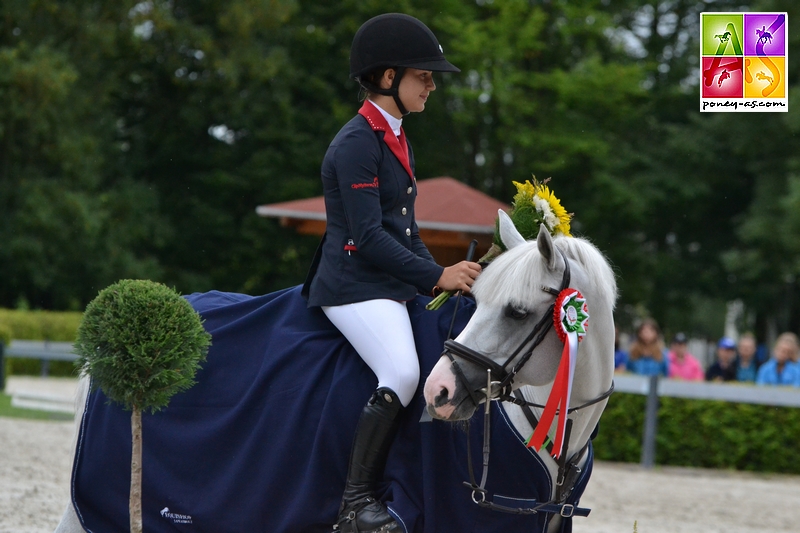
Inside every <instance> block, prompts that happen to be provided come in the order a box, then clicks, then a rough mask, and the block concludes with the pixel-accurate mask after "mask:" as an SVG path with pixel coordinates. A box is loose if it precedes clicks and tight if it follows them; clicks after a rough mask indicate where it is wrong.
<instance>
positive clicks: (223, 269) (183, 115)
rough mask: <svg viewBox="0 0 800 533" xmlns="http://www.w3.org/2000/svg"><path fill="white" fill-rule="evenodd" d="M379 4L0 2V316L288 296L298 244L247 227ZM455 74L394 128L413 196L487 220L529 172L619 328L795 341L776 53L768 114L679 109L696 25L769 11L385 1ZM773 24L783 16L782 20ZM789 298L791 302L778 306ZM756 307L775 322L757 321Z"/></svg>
mask: <svg viewBox="0 0 800 533" xmlns="http://www.w3.org/2000/svg"><path fill="white" fill-rule="evenodd" d="M385 10H386V4H385V3H384V2H377V1H374V0H368V1H360V2H356V1H354V0H343V1H341V2H312V1H310V0H273V1H270V2H265V1H258V0H231V1H228V2H221V1H218V0H185V1H180V2H168V1H164V0H147V1H141V2H138V3H129V4H120V3H118V2H111V1H108V0H105V1H104V0H81V1H75V2H57V1H55V0H37V1H36V2H21V1H9V2H4V3H3V4H2V6H1V7H0V14H2V18H0V28H1V29H0V96H1V97H2V98H0V209H1V210H2V211H3V216H0V242H1V243H2V245H1V246H0V280H2V281H0V305H4V306H16V305H17V304H19V303H21V304H25V303H26V302H28V303H29V304H30V305H32V306H34V307H42V308H55V309H69V308H72V309H79V308H81V307H82V306H83V305H84V304H85V303H86V302H88V301H89V300H90V299H91V298H92V295H94V294H96V292H97V290H98V288H100V287H104V286H106V285H108V284H110V283H111V282H113V281H114V280H116V279H120V278H127V277H131V278H149V279H155V280H159V281H163V282H166V283H168V284H170V285H173V286H175V287H177V288H178V289H179V290H181V291H184V292H189V291H198V290H199V291H202V290H209V289H211V288H216V289H222V290H232V291H242V292H248V293H258V292H267V291H270V290H275V289H278V288H281V287H285V286H287V285H289V284H293V283H298V282H300V281H302V279H303V275H304V274H305V271H306V269H307V266H308V264H309V261H310V255H311V253H312V251H313V249H314V247H315V245H316V241H317V239H315V238H313V237H301V236H297V235H295V234H294V233H293V232H291V231H290V230H286V229H283V228H280V226H279V224H278V223H277V221H275V220H265V219H262V218H259V217H258V216H256V215H255V212H254V210H255V207H256V206H257V205H259V204H265V203H272V202H278V201H284V200H291V199H296V198H301V197H308V196H313V195H316V194H319V193H320V191H321V187H320V182H319V178H318V176H319V167H320V163H321V160H322V157H323V155H324V152H325V149H326V147H327V144H328V143H329V142H330V139H331V138H332V137H333V135H335V133H336V131H337V130H338V129H339V128H340V127H341V125H342V124H343V123H344V122H346V121H347V120H348V119H349V118H350V117H351V116H352V115H353V114H354V113H355V111H356V109H357V106H358V101H357V92H358V91H357V87H356V85H355V83H354V82H352V81H350V80H348V79H347V72H348V56H349V47H350V42H351V40H352V36H353V34H354V33H355V31H356V29H357V28H358V26H359V25H360V24H361V23H362V22H363V21H364V20H366V19H367V18H369V17H371V16H373V15H376V14H378V13H381V12H383V11H385ZM392 10H396V11H402V12H406V13H409V14H412V15H415V16H417V17H419V18H420V19H422V20H424V21H425V22H426V23H427V24H428V25H429V26H430V27H431V28H432V29H433V30H434V32H435V33H436V35H437V36H438V37H439V40H440V41H441V43H442V45H443V47H444V50H445V53H446V54H447V57H448V58H449V59H450V60H451V61H453V62H454V63H455V64H456V65H458V66H460V67H461V68H462V72H461V73H458V74H446V75H441V76H437V77H436V82H437V85H438V88H437V91H436V92H435V93H434V94H433V95H432V98H431V99H430V100H429V102H428V104H427V109H426V111H425V113H422V114H419V115H412V116H410V117H408V118H407V120H406V121H405V124H404V128H405V129H406V131H407V132H408V135H409V138H410V139H411V141H412V142H413V145H414V151H415V155H416V160H417V174H418V176H419V177H420V178H421V179H424V178H426V177H434V176H439V175H451V176H454V177H456V178H457V179H460V180H462V181H464V182H466V183H468V184H470V185H472V186H473V187H476V188H478V189H481V190H484V191H486V192H488V193H489V194H491V195H493V196H495V197H497V198H499V199H502V200H504V201H508V200H509V199H510V198H511V196H512V195H513V192H514V191H513V187H512V185H511V181H512V180H515V181H524V180H525V179H528V178H529V177H530V176H531V174H534V175H536V177H537V178H538V179H540V180H541V179H545V178H548V177H551V178H552V179H553V181H552V182H551V184H552V187H553V189H554V190H555V191H556V192H557V194H558V196H559V198H561V199H562V200H563V203H564V205H565V206H566V207H567V208H568V209H569V210H570V211H574V212H575V219H574V222H573V229H574V230H575V232H576V233H578V234H580V235H583V236H586V237H588V238H590V239H592V240H593V241H594V242H595V243H596V244H597V245H598V246H599V247H600V248H601V249H602V250H603V251H604V252H606V253H607V254H608V255H609V257H610V258H611V260H612V262H613V263H614V265H615V267H616V269H617V272H618V274H619V277H620V280H619V281H620V282H619V286H620V289H621V295H622V296H621V301H620V306H619V309H620V313H619V318H620V321H621V322H622V323H625V322H626V321H628V322H629V321H631V320H634V319H635V318H637V317H639V316H641V315H643V314H651V315H654V316H655V318H657V319H658V320H659V322H660V323H661V324H662V326H664V327H665V328H666V329H667V330H671V331H674V330H677V329H682V330H686V331H688V332H692V333H697V334H705V335H708V336H719V335H721V333H722V332H721V331H720V327H721V318H719V317H717V316H715V315H714V311H713V310H714V309H720V308H722V307H723V305H722V303H723V302H725V301H728V300H732V299H737V298H738V299H742V300H743V301H744V302H745V305H746V307H747V309H748V310H749V311H750V313H749V315H748V316H749V317H751V319H754V320H755V322H753V321H752V320H751V321H750V322H748V323H747V324H745V325H746V326H747V327H757V328H758V329H759V333H762V332H763V331H765V330H766V329H767V328H766V325H767V324H768V323H769V324H772V327H773V328H776V329H778V330H782V329H790V328H793V329H795V330H796V329H798V328H800V294H798V293H800V288H798V284H797V282H796V278H797V276H798V274H800V249H798V248H800V247H798V245H797V243H796V242H795V241H796V239H794V238H793V235H796V234H797V230H798V229H800V215H798V212H800V211H798V207H800V184H799V183H798V179H799V178H798V177H797V175H798V168H799V167H800V162H798V159H797V156H796V155H794V154H797V153H800V146H798V143H799V142H800V140H799V139H800V137H799V135H800V121H798V118H797V117H798V114H797V113H796V112H794V111H791V110H794V109H795V108H796V107H797V105H800V104H798V103H797V102H798V101H797V98H798V89H797V88H796V87H797V85H798V84H797V81H798V68H799V67H800V63H799V61H800V60H798V59H797V58H798V53H796V51H797V49H798V44H800V42H799V41H800V34H799V33H798V32H792V31H790V32H789V33H788V34H787V37H788V39H789V41H788V46H789V51H790V52H789V55H788V57H789V64H788V66H787V67H788V68H787V70H788V74H789V79H788V80H787V83H786V86H787V87H789V91H790V94H789V107H790V112H789V113H785V114H784V113H781V114H778V113H776V114H767V113H705V114H702V113H700V112H699V111H698V107H699V106H698V93H699V87H698V81H699V75H698V68H699V54H698V37H699V13H700V12H701V11H737V10H748V11H770V10H773V11H788V12H789V24H790V28H791V27H793V26H792V22H791V21H792V20H796V19H797V16H796V15H795V13H796V10H797V8H796V3H795V2H792V1H790V0H745V1H738V0H737V1H734V0H714V1H712V0H589V1H585V2H566V1H562V0H552V1H541V2H540V1H529V0H493V1H492V0H476V1H475V2H463V1H458V0H426V1H424V2H423V1H422V0H400V1H399V2H395V3H394V4H392ZM793 17H794V18H793ZM782 295H791V297H788V298H787V297H782ZM776 298H778V299H780V300H781V301H780V304H779V305H777V306H776V304H775V302H776Z"/></svg>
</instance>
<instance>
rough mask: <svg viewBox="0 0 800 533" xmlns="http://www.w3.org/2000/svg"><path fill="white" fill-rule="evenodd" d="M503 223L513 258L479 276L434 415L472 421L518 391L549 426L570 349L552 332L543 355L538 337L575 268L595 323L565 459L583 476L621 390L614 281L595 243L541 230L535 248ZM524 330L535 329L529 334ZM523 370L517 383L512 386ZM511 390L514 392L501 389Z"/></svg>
mask: <svg viewBox="0 0 800 533" xmlns="http://www.w3.org/2000/svg"><path fill="white" fill-rule="evenodd" d="M499 215H500V234H501V238H502V240H503V243H504V244H505V245H506V247H507V248H508V251H507V252H505V253H503V254H502V255H500V256H499V257H498V258H497V259H495V260H494V261H493V262H492V263H491V265H490V266H488V267H487V268H486V269H485V270H484V272H483V273H482V274H481V275H480V276H479V277H478V279H477V281H476V282H475V285H474V287H473V291H472V292H473V294H474V295H475V298H476V301H477V303H478V306H477V310H476V311H475V314H474V315H473V317H472V319H471V320H470V322H469V323H468V324H467V326H466V327H465V328H464V330H463V331H462V332H461V334H460V335H459V336H458V337H457V338H456V339H455V341H456V342H455V343H449V342H448V343H446V347H448V346H449V349H448V348H446V353H447V352H450V353H449V357H446V356H442V358H441V359H440V360H439V362H438V363H437V364H436V366H434V368H433V370H432V371H431V373H430V375H429V376H428V378H427V381H426V383H425V400H426V402H427V404H428V412H429V413H430V414H431V415H432V416H433V417H435V418H439V419H442V420H465V419H469V418H470V417H471V416H472V415H473V413H474V412H475V410H476V409H477V408H478V403H482V402H484V401H486V398H487V396H489V398H490V399H497V398H498V397H499V396H502V395H503V392H505V397H506V398H510V396H509V392H510V390H511V389H517V388H519V389H520V392H521V395H520V394H519V393H517V395H518V397H519V396H523V397H524V399H525V401H527V402H529V404H535V405H538V407H537V406H533V408H532V411H533V414H534V415H535V417H536V420H539V419H540V418H541V416H542V411H543V409H542V407H541V406H543V405H544V404H545V402H546V400H547V399H548V396H549V395H550V391H551V387H552V384H553V380H554V378H555V375H556V370H557V368H558V366H559V362H560V359H561V356H562V349H563V344H562V342H561V341H560V340H559V337H558V336H557V334H556V332H555V331H547V332H546V334H544V335H543V337H542V336H541V335H539V336H540V337H542V338H540V339H539V342H538V345H535V346H534V344H536V342H535V341H536V335H532V334H531V331H532V330H533V329H536V328H537V323H539V324H540V325H541V324H547V325H548V326H549V323H548V322H550V323H551V322H552V321H551V319H550V318H549V317H548V316H543V315H546V314H550V315H552V312H553V311H552V309H553V308H552V304H553V302H554V300H555V296H554V294H557V293H558V292H557V291H559V290H561V289H564V288H565V287H563V286H562V287H561V289H557V288H558V287H559V286H560V285H561V284H563V283H564V281H565V276H564V271H565V268H567V269H568V272H569V278H570V279H569V281H568V286H569V287H571V288H576V289H578V290H579V291H580V292H581V293H582V294H583V296H584V297H585V298H586V302H587V304H588V310H589V314H590V317H591V318H590V319H589V323H590V325H589V328H588V333H587V334H586V336H585V337H584V338H583V340H582V341H581V342H580V345H579V346H580V348H579V350H578V355H577V361H576V365H575V369H574V380H573V383H572V393H571V401H570V411H572V412H571V413H570V415H569V418H570V419H571V421H572V422H571V432H570V434H569V437H568V440H567V447H566V450H567V452H566V454H565V456H564V457H563V459H562V461H563V460H566V464H574V465H575V466H576V467H577V468H578V469H580V468H582V467H583V465H584V463H585V462H586V456H587V454H585V453H584V452H585V446H586V444H587V442H588V441H589V438H590V436H591V435H592V432H593V431H594V429H595V428H596V427H597V423H598V421H599V420H600V415H601V414H602V412H603V409H604V408H605V405H606V402H607V398H608V396H609V395H610V394H611V391H612V390H613V385H612V378H613V373H614V320H613V310H614V305H615V302H616V298H617V286H616V281H615V277H614V273H613V271H612V269H611V267H610V266H609V264H608V262H607V261H606V259H605V257H604V256H603V255H602V254H601V253H600V251H599V250H598V249H597V248H596V247H595V246H594V245H592V244H591V243H590V242H589V241H587V240H585V239H581V238H575V237H557V238H551V236H550V233H549V232H548V231H547V230H546V229H545V228H544V226H542V227H541V228H540V231H539V235H538V237H537V239H536V240H535V241H527V242H526V241H525V240H524V239H523V237H522V236H521V235H520V234H519V232H518V231H517V229H516V228H515V227H514V224H513V222H512V221H511V219H510V218H509V217H508V215H506V214H505V213H504V212H502V211H500V213H499ZM565 262H568V265H567V264H565ZM551 287H554V288H556V289H552V288H551ZM521 323H524V324H526V326H525V327H521V326H520V324H521ZM540 331H541V330H540ZM514 354H516V355H514ZM509 356H511V358H509ZM526 356H527V357H529V359H528V360H527V361H524V362H522V363H521V367H520V366H519V363H520V361H521V360H522V358H523V357H526ZM504 363H505V364H504ZM501 366H503V367H504V368H500V367H501ZM515 367H516V368H515ZM487 369H493V372H494V375H493V376H492V378H491V379H492V380H493V384H492V386H491V391H487V377H486V375H487V374H486V372H487ZM515 370H516V372H515V375H511V376H510V377H508V376H509V374H511V373H513V372H514V371H515ZM504 372H505V375H503V374H504ZM498 373H499V374H501V375H500V376H498V375H497V374H498ZM503 378H506V379H505V380H503ZM497 380H503V382H502V383H498V381H497ZM524 385H527V386H524ZM502 388H506V390H505V391H502V390H499V389H502ZM504 408H505V410H506V412H507V413H508V414H509V417H510V419H511V421H512V422H513V424H514V426H515V427H517V428H518V429H519V431H520V433H521V434H522V435H525V436H528V435H531V433H532V432H533V427H532V424H531V423H530V422H529V417H527V416H526V415H525V413H524V408H522V407H520V406H518V405H513V404H504ZM573 410H574V411H573ZM539 455H540V456H541V458H542V460H543V462H544V463H545V464H546V465H547V467H548V470H549V471H550V475H551V479H552V480H554V481H555V480H556V479H557V478H558V476H559V466H560V465H559V462H558V461H556V460H554V458H553V457H551V456H550V454H549V453H548V452H547V450H546V449H545V448H542V449H541V450H540V451H539ZM562 468H563V467H562ZM557 489H558V484H557V483H556V482H554V483H553V493H552V494H551V497H552V498H553V499H554V500H555V501H558V500H559V499H561V497H560V496H561V495H559V494H557ZM559 522H560V518H559V517H558V515H555V517H554V519H553V520H551V522H550V526H549V529H548V530H549V531H556V530H558V528H559Z"/></svg>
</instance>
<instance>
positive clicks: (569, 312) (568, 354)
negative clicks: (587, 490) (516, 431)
mask: <svg viewBox="0 0 800 533" xmlns="http://www.w3.org/2000/svg"><path fill="white" fill-rule="evenodd" d="M553 324H554V326H555V330H556V333H558V338H560V339H561V342H563V343H564V351H563V352H562V353H561V363H560V364H559V365H558V371H557V372H556V377H555V381H553V388H552V389H551V390H550V396H549V397H548V398H547V403H546V404H545V406H544V411H543V412H542V417H541V418H540V419H539V424H538V425H537V426H536V430H535V431H534V432H533V435H531V438H530V439H529V440H528V444H527V446H528V447H529V448H535V449H536V451H537V452H538V451H539V450H541V448H542V445H544V442H545V440H546V439H547V433H548V432H549V431H550V428H551V426H552V425H553V419H554V418H555V416H556V412H558V423H557V425H556V431H555V436H554V438H553V451H552V453H553V457H556V458H557V457H559V456H560V455H561V450H562V448H563V445H564V433H565V431H566V428H567V414H568V413H567V410H568V409H569V399H570V395H571V394H572V378H573V376H574V375H575V361H576V360H577V358H578V343H579V342H580V341H581V339H583V337H584V336H585V335H586V331H587V328H588V326H589V308H588V307H587V306H586V299H585V298H584V297H583V295H582V294H581V293H580V291H578V290H577V289H570V288H567V289H564V290H563V291H561V292H560V293H559V295H558V298H556V305H555V310H554V312H553Z"/></svg>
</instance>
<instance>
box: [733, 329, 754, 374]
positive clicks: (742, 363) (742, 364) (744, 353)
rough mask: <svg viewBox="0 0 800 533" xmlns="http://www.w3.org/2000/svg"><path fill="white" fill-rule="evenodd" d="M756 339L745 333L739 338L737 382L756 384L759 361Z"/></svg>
mask: <svg viewBox="0 0 800 533" xmlns="http://www.w3.org/2000/svg"><path fill="white" fill-rule="evenodd" d="M756 347H757V343H756V338H755V337H754V336H753V335H752V334H750V333H745V334H744V335H742V336H741V337H739V344H738V350H737V351H738V352H739V353H738V360H737V364H736V380H737V381H746V382H750V383H752V382H754V381H755V380H756V375H757V374H758V367H759V364H758V360H757V359H756Z"/></svg>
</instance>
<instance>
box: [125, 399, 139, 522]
mask: <svg viewBox="0 0 800 533" xmlns="http://www.w3.org/2000/svg"><path fill="white" fill-rule="evenodd" d="M131 439H132V440H131V494H130V500H129V502H128V510H129V513H130V517H131V533H142V410H141V409H140V408H139V407H137V406H134V407H133V412H132V413H131Z"/></svg>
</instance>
